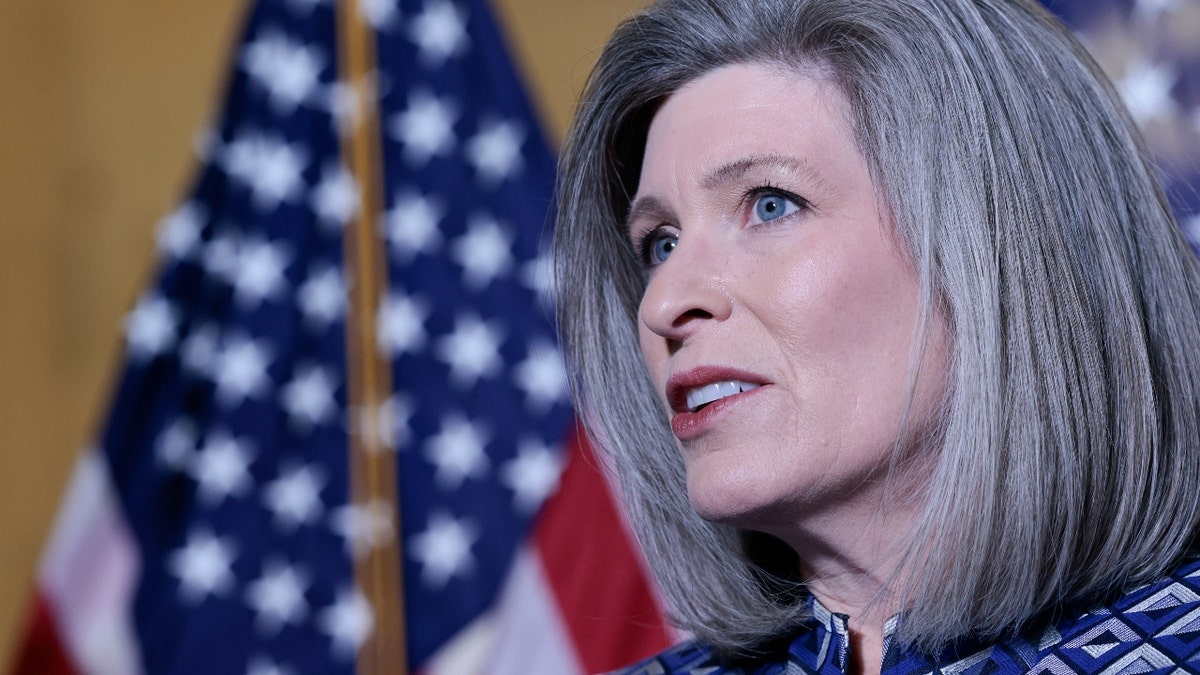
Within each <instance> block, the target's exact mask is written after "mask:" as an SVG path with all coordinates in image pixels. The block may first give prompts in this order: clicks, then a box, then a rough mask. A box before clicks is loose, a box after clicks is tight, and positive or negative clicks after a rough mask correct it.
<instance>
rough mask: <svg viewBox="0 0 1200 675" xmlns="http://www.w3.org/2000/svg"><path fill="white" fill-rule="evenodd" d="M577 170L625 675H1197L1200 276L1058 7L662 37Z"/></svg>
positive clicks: (670, 6)
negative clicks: (664, 624) (630, 655)
mask: <svg viewBox="0 0 1200 675" xmlns="http://www.w3.org/2000/svg"><path fill="white" fill-rule="evenodd" d="M561 166H562V168H561V177H560V186H559V195H558V198H559V217H558V229H557V233H556V259H557V265H558V276H559V294H560V296H559V297H560V300H559V302H560V307H559V320H560V323H561V331H562V336H563V340H564V345H565V349H566V352H567V355H568V360H569V362H570V364H571V367H570V369H569V370H570V372H571V378H572V384H573V388H574V393H575V396H576V398H577V401H578V403H579V407H580V409H581V410H583V411H584V414H585V417H586V423H587V426H588V429H589V432H590V433H591V434H592V436H593V437H594V438H595V440H596V441H597V444H598V445H599V446H601V447H602V448H604V449H605V450H607V455H608V457H609V458H610V460H611V462H612V464H613V466H614V469H615V472H616V474H617V475H618V477H619V480H620V485H621V488H622V491H623V494H624V497H625V499H626V501H627V506H628V509H629V513H630V517H631V519H632V521H633V523H634V526H635V529H636V530H637V533H638V536H639V539H640V540H641V543H642V545H643V547H644V549H645V551H646V553H647V556H648V558H649V560H650V564H651V566H652V567H653V569H654V571H655V574H656V576H657V578H658V580H659V583H660V586H661V588H662V591H663V593H664V596H665V598H666V600H667V603H668V605H669V607H670V609H671V611H672V613H673V616H674V617H675V619H676V620H677V622H678V623H679V625H680V626H681V627H682V628H683V629H686V630H688V631H691V632H692V633H693V634H694V635H695V636H696V640H695V641H694V642H691V643H689V644H687V645H684V646H682V647H679V648H676V649H674V650H671V651H669V652H667V653H665V654H663V655H661V656H660V657H658V658H656V659H653V660H651V661H649V662H647V663H645V664H641V665H640V666H638V667H635V668H634V669H633V670H632V671H631V672H646V673H658V672H692V669H697V672H753V673H775V672H818V671H819V672H880V671H881V669H882V670H883V671H884V672H929V671H934V670H937V669H939V668H940V669H943V670H944V672H959V671H961V670H965V669H967V668H977V669H978V672H1043V671H1045V672H1110V671H1111V672H1121V671H1122V670H1123V669H1128V670H1129V671H1130V672H1134V671H1136V672H1142V670H1149V669H1167V670H1170V669H1173V668H1178V669H1188V670H1192V671H1200V644H1198V643H1197V642H1196V637H1197V632H1200V594H1198V591H1200V571H1198V570H1200V565H1198V564H1197V563H1196V562H1195V560H1194V559H1193V557H1192V555H1193V551H1194V549H1195V548H1196V544H1197V532H1198V530H1200V448H1198V447H1197V445H1198V443H1200V391H1198V390H1197V384H1196V381H1197V379H1198V376H1200V316H1198V314H1200V268H1198V266H1197V263H1196V261H1195V259H1194V257H1193V255H1192V253H1191V251H1190V249H1189V248H1188V246H1187V244H1186V242H1185V241H1184V239H1183V238H1182V237H1181V236H1180V234H1179V233H1178V231H1177V230H1176V228H1175V226H1174V223H1173V222H1172V219H1171V216H1170V214H1169V211H1168V208H1167V206H1166V202H1165V200H1164V198H1163V195H1162V192H1161V189H1160V188H1159V187H1158V185H1157V183H1156V182H1155V179H1154V177H1153V169H1152V168H1151V167H1150V165H1149V164H1148V163H1147V159H1146V153H1145V151H1144V149H1143V148H1142V145H1141V141H1140V140H1139V139H1138V137H1137V135H1136V133H1135V132H1134V130H1133V127H1132V124H1131V122H1130V120H1129V117H1128V115H1127V114H1126V113H1125V111H1124V109H1123V108H1122V107H1121V105H1120V104H1119V102H1118V99H1117V97H1116V95H1115V93H1114V91H1113V89H1112V87H1111V85H1110V84H1108V83H1107V81H1106V80H1105V79H1104V78H1103V76H1102V75H1101V74H1100V73H1099V71H1098V69H1097V68H1096V66H1095V65H1094V64H1093V62H1092V61H1091V60H1090V59H1089V57H1088V56H1087V55H1086V54H1085V52H1084V51H1083V49H1082V48H1081V47H1080V46H1079V44H1078V43H1077V42H1075V41H1074V40H1073V39H1072V38H1071V37H1070V36H1069V34H1068V33H1067V32H1066V31H1065V30H1064V29H1063V28H1062V27H1061V25H1059V24H1058V23H1057V22H1056V21H1055V20H1054V19H1053V18H1052V17H1050V16H1049V15H1048V14H1047V13H1046V12H1045V11H1044V10H1043V9H1041V7H1040V6H1039V5H1037V4H1036V3H1034V2H1033V1H1032V0H746V1H744V2H736V3H732V2H724V1H723V0H662V1H661V2H659V3H657V4H655V5H654V6H652V7H650V8H649V9H647V10H646V11H645V12H644V13H642V14H639V15H637V16H635V17H633V18H632V19H630V20H629V21H627V22H626V23H625V24H623V25H622V26H621V27H620V28H619V29H618V30H617V32H616V33H615V34H614V36H613V37H612V39H611V41H610V42H609V44H608V46H607V47H606V49H605V50H604V52H603V54H602V55H601V58H600V61H599V63H598V65H597V66H596V69H595V71H594V72H593V74H592V77H591V80H590V81H589V84H588V88H587V91H586V93H585V95H584V97H583V101H582V103H581V105H580V108H579V112H578V114H577V117H576V120H575V123H574V125H573V127H572V130H571V132H570V135H569V139H568V143H567V146H566V148H565V151H564V155H563V161H562V165H561ZM1189 575H1190V576H1189ZM705 668H713V669H714V670H712V671H709V670H705ZM1139 669H1142V670H1139Z"/></svg>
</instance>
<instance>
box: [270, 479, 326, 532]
mask: <svg viewBox="0 0 1200 675" xmlns="http://www.w3.org/2000/svg"><path fill="white" fill-rule="evenodd" d="M324 487H325V476H324V474H323V473H322V472H321V471H320V469H316V468H314V467H311V466H301V467H288V468H285V469H283V470H282V471H280V472H279V477H278V478H276V479H275V480H274V481H272V482H271V483H268V484H267V486H266V488H264V490H263V502H265V503H266V505H267V508H268V509H270V510H271V513H273V514H274V515H275V523H276V524H277V525H279V526H280V527H282V528H283V529H285V530H293V529H295V528H296V527H298V526H300V525H311V524H313V523H314V522H316V521H317V518H319V517H320V516H321V512H322V510H323V509H324V506H323V503H322V502H321V490H322V489H323V488H324Z"/></svg>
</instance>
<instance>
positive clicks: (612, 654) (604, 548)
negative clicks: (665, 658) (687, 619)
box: [534, 432, 671, 673]
mask: <svg viewBox="0 0 1200 675" xmlns="http://www.w3.org/2000/svg"><path fill="white" fill-rule="evenodd" d="M571 436H572V437H573V439H574V440H573V441H571V442H570V447H569V448H568V451H567V465H566V468H565V470H564V471H563V476H562V482H561V484H560V486H559V490H558V492H557V493H555V495H554V496H553V497H552V498H551V499H550V500H549V501H548V502H547V503H546V505H545V507H544V509H543V511H542V513H541V515H540V516H539V521H538V523H537V526H536V528H535V531H534V543H535V545H536V547H537V551H538V554H539V556H540V557H541V559H542V562H543V564H544V566H545V569H546V576H547V577H548V578H549V582H550V586H551V588H552V589H553V591H554V594H555V596H556V597H557V598H558V604H559V608H560V610H561V612H562V617H563V619H564V621H565V622H566V624H567V629H568V631H569V632H570V635H571V638H572V640H573V642H574V643H575V650H576V653H577V654H578V655H579V658H580V661H582V663H583V666H584V668H585V670H586V671H587V672H589V673H596V672H606V671H609V670H613V669H615V668H619V667H621V666H624V665H628V664H629V663H632V662H634V661H638V660H640V659H643V658H645V657H647V656H651V655H653V654H655V653H658V652H660V651H662V650H663V649H664V648H666V647H668V646H670V644H671V638H670V632H669V630H668V628H667V624H666V621H665V619H664V618H663V615H662V610H661V608H660V607H659V603H658V599H657V595H656V594H655V592H654V591H653V590H652V589H651V586H650V584H649V582H648V581H647V579H646V576H645V571H644V568H643V566H642V564H641V558H640V553H639V552H638V551H637V549H636V548H635V547H634V545H633V542H632V541H630V537H629V533H628V532H627V530H626V529H625V526H624V524H623V520H622V518H623V516H622V514H621V512H620V511H619V510H618V509H617V507H616V505H615V504H614V502H613V498H612V494H611V493H610V492H609V489H608V485H607V482H606V479H605V477H604V474H603V473H602V472H601V471H600V469H599V466H598V464H597V461H596V458H595V456H594V455H593V453H592V449H591V447H590V446H589V445H588V443H587V441H586V440H585V439H584V436H583V433H582V432H578V433H572V434H571Z"/></svg>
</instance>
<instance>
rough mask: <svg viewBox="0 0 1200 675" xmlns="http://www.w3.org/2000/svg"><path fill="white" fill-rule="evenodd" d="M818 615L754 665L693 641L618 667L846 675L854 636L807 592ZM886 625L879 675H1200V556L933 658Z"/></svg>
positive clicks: (645, 674) (645, 672) (687, 673)
mask: <svg viewBox="0 0 1200 675" xmlns="http://www.w3.org/2000/svg"><path fill="white" fill-rule="evenodd" d="M809 603H810V606H811V608H812V618H811V619H809V620H808V621H807V622H805V623H804V624H802V625H801V626H800V627H799V628H798V629H797V631H796V632H795V633H794V634H793V635H792V636H791V638H790V639H784V640H780V641H779V642H778V643H777V645H776V646H775V647H773V648H767V649H766V650H765V651H764V652H763V653H760V654H759V655H757V656H756V657H754V658H753V659H749V660H742V661H722V660H721V659H719V658H718V657H717V655H716V653H715V652H714V651H713V650H712V649H711V648H710V647H708V646H706V645H704V644H702V643H699V642H688V643H684V644H681V645H678V646H676V647H673V648H671V649H669V650H667V651H665V652H663V653H662V654H659V655H658V656H656V657H654V658H652V659H649V660H647V661H644V662H642V663H639V664H637V665H635V666H632V667H630V668H627V669H625V670H623V671H621V673H622V675H784V674H786V675H792V674H794V673H795V674H799V673H820V674H822V675H824V674H826V673H831V674H832V673H838V674H840V673H847V672H849V665H850V661H849V639H848V638H849V632H848V631H847V627H846V621H847V618H848V617H846V616H845V615H844V614H834V613H832V612H830V611H829V610H827V609H825V608H824V607H823V606H822V605H821V603H819V602H817V601H816V600H815V599H814V598H812V597H811V596H810V598H809ZM894 625H895V622H894V620H893V621H889V622H888V626H887V627H885V634H884V647H883V668H882V675H916V674H918V673H921V674H925V673H935V674H940V673H946V674H950V673H962V674H964V675H993V674H996V675H999V674H1006V675H1007V674H1009V673H1012V674H1015V673H1037V674H1046V675H1060V674H1062V675H1067V674H1072V675H1073V674H1076V673H1089V674H1091V673H1100V674H1104V675H1109V674H1112V675H1117V674H1118V673H1120V674H1124V673H1200V559H1196V558H1193V559H1189V560H1188V561H1187V562H1185V563H1184V564H1183V565H1181V566H1179V567H1178V568H1177V569H1176V570H1175V571H1174V572H1173V573H1171V574H1170V575H1168V576H1166V577H1163V578H1162V579H1160V580H1159V581H1156V582H1154V583H1151V584H1148V585H1146V586H1143V587H1141V588H1138V589H1136V590H1134V591H1132V592H1130V593H1128V594H1126V595H1124V596H1122V597H1121V598H1120V599H1118V600H1117V601H1116V602H1113V603H1111V604H1108V605H1105V606H1102V607H1095V608H1092V609H1091V610H1088V611H1085V612H1082V613H1077V614H1075V615H1072V616H1068V617H1066V618H1064V619H1061V620H1059V621H1056V622H1053V623H1051V624H1050V625H1048V626H1043V627H1042V628H1041V629H1040V630H1035V631H1027V632H1025V633H1022V634H1021V635H1018V636H1016V637H1012V638H1008V639H1005V640H1001V641H998V642H992V643H989V644H981V643H979V642H975V641H970V640H961V641H959V642H956V643H955V644H953V645H951V646H950V647H948V648H947V649H946V650H944V651H943V652H942V653H941V654H938V655H937V656H936V657H931V656H928V655H925V654H921V653H919V652H916V651H911V650H904V649H902V648H900V647H899V646H898V644H893V641H892V640H891V639H890V638H891V634H892V632H893V629H894Z"/></svg>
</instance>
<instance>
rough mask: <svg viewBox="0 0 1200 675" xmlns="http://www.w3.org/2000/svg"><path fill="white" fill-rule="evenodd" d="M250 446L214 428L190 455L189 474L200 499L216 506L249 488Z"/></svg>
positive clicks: (238, 495)
mask: <svg viewBox="0 0 1200 675" xmlns="http://www.w3.org/2000/svg"><path fill="white" fill-rule="evenodd" d="M250 455H251V452H250V448H249V447H248V446H247V444H246V442H244V441H241V440H238V439H236V438H233V437H232V436H230V435H229V434H227V433H225V432H224V431H214V432H213V433H211V434H209V436H208V438H207V439H206V440H205V442H204V447H202V448H201V449H200V451H199V452H197V453H196V454H194V455H192V458H191V462H190V465H189V466H188V473H189V474H190V475H191V477H192V479H193V480H195V481H196V483H197V491H198V494H199V496H200V499H201V500H202V501H203V502H204V503H205V504H207V505H209V506H216V505H218V504H220V503H221V502H222V501H224V500H225V499H226V498H228V497H231V496H236V497H240V496H242V495H244V494H246V492H247V491H249V489H250V486H251V484H252V483H253V481H252V480H251V478H250V462H251V457H250Z"/></svg>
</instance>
